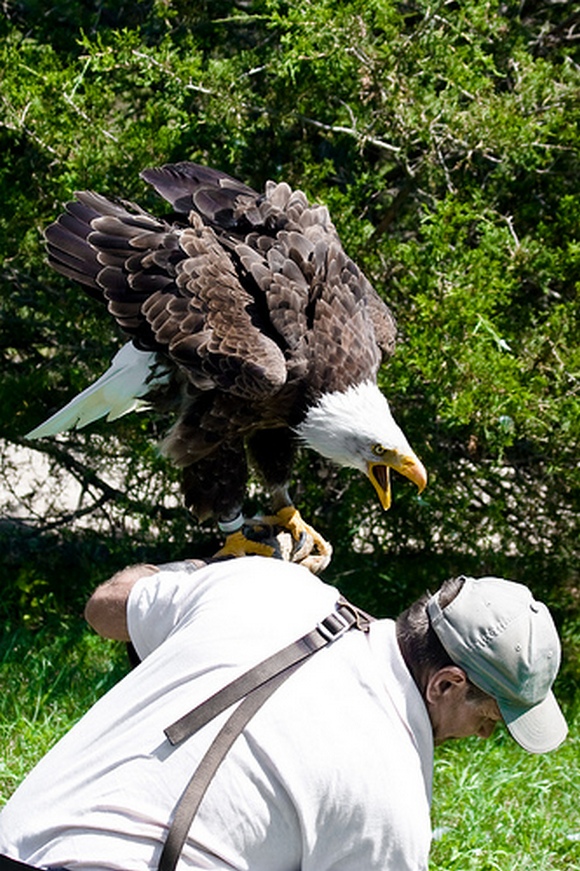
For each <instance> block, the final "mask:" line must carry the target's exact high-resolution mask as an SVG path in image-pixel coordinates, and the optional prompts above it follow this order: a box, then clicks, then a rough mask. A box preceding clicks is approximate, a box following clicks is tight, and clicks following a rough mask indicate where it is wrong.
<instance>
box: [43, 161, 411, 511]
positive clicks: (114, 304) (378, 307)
mask: <svg viewBox="0 0 580 871" xmlns="http://www.w3.org/2000/svg"><path fill="white" fill-rule="evenodd" d="M142 175H143V177H144V178H145V180H146V181H148V182H149V183H150V184H152V185H153V187H154V188H155V189H156V190H157V192H158V193H160V194H161V196H162V197H164V198H165V199H166V200H167V201H168V202H169V203H170V204H171V206H172V208H173V209H174V211H175V215H174V218H173V220H171V221H169V220H165V219H160V218H156V217H154V216H152V215H150V214H148V213H146V212H144V211H143V210H142V209H141V208H140V207H138V206H135V205H133V204H130V203H126V202H124V201H111V200H109V199H107V198H105V197H102V196H100V195H98V194H94V193H91V192H83V193H80V194H78V195H77V199H76V200H75V201H74V202H72V203H69V204H68V206H67V210H66V212H65V214H64V215H62V216H61V217H60V218H59V219H58V220H57V222H56V223H55V224H53V225H52V226H51V227H49V228H48V230H47V232H46V238H47V242H48V250H49V257H50V260H51V263H52V265H53V266H54V267H55V269H57V270H58V271H59V272H61V273H62V274H64V275H66V276H67V277H68V278H72V279H75V280H76V281H78V282H80V283H81V284H82V285H83V286H84V287H85V288H86V289H87V291H88V292H89V293H90V294H91V295H93V296H97V297H100V298H101V299H102V300H103V301H104V302H106V304H107V306H108V309H109V312H110V313H111V315H112V316H113V317H114V318H115V320H116V321H117V323H118V324H119V326H120V327H121V328H122V329H123V330H124V331H125V332H126V333H128V334H129V335H130V336H131V337H132V338H133V340H134V342H135V344H136V345H137V347H138V348H141V349H143V350H151V351H155V352H158V353H160V354H161V355H163V357H164V358H165V359H166V360H167V361H168V362H169V363H170V364H171V365H172V366H173V367H174V368H175V371H176V377H175V378H174V379H173V381H172V383H173V384H176V383H178V384H179V385H180V390H181V410H180V414H179V419H178V421H177V423H175V424H174V426H173V427H172V429H171V431H170V432H169V434H168V436H167V438H166V441H165V449H166V451H167V453H168V454H169V456H170V457H172V459H173V460H174V461H175V462H176V463H177V464H178V465H180V466H182V467H184V469H185V475H184V481H185V491H186V500H187V502H188V504H189V505H190V506H191V507H192V508H193V509H194V510H195V511H196V513H197V514H198V515H199V516H201V517H203V516H206V515H208V514H210V513H214V514H217V515H224V514H225V515H227V514H228V513H231V511H232V510H233V508H234V507H236V506H237V505H238V504H239V502H240V499H241V495H243V490H244V487H245V482H246V477H247V469H246V460H245V454H244V441H245V440H246V439H248V438H250V439H251V437H252V435H253V434H256V433H261V432H263V431H269V432H270V437H268V438H265V437H263V436H261V437H258V436H256V438H255V439H254V449H253V452H252V453H253V455H254V459H255V461H256V462H257V463H258V465H260V454H261V455H262V457H264V455H265V454H269V455H270V456H268V457H267V458H264V462H263V463H262V465H264V466H268V469H270V470H272V469H276V471H275V472H274V471H270V475H269V477H270V478H272V477H275V478H278V479H279V480H270V482H269V483H271V484H274V485H279V484H282V483H284V480H283V479H284V478H287V476H288V474H289V469H290V465H291V460H292V456H291V454H292V450H291V444H292V438H291V436H290V429H288V428H292V427H294V426H296V425H297V423H299V422H300V420H301V419H302V418H303V416H304V414H305V411H306V408H307V407H308V406H309V405H310V404H312V403H314V402H316V400H317V399H318V398H319V397H320V396H321V395H322V394H323V393H326V392H331V391H337V390H344V389H346V388H347V387H349V386H351V385H355V384H358V383H361V382H363V381H367V380H374V379H375V378H376V373H377V370H378V367H379V365H380V361H381V354H390V353H392V350H393V347H394V342H395V335H396V327H395V321H394V318H393V316H392V315H391V313H390V311H389V309H388V308H387V306H386V305H385V304H384V303H383V302H382V300H381V299H380V298H379V296H378V295H377V294H376V292H375V291H374V289H373V288H372V287H371V285H370V284H369V282H368V281H367V280H366V278H365V277H364V276H363V275H362V273H361V272H360V270H359V269H358V267H357V266H356V265H355V264H354V263H353V262H352V261H351V260H350V259H349V258H348V257H347V256H346V254H345V253H344V251H343V249H342V246H341V243H340V240H339V238H338V235H337V233H336V230H335V228H334V226H333V224H332V222H331V220H330V217H329V215H328V211H327V210H326V208H325V207H322V206H310V205H309V204H308V201H307V200H306V197H305V196H304V194H303V193H302V192H301V191H292V190H291V189H290V187H289V186H288V185H287V184H285V183H281V184H274V183H273V182H268V184H267V185H266V189H265V193H264V194H261V195H259V194H258V193H256V192H255V191H253V190H252V189H251V188H249V187H247V186H246V185H244V184H242V183H241V182H239V181H237V180H235V179H232V178H231V177H229V176H227V175H225V174H224V173H221V172H218V171H217V170H211V169H208V168H206V167H199V166H197V165H195V164H190V163H181V164H175V165H170V166H165V167H161V168H159V169H151V170H146V171H144V172H143V173H142ZM153 398H154V397H153ZM164 402H166V399H164ZM276 430H280V436H281V437H282V438H283V440H284V446H285V454H286V457H285V460H284V462H280V461H277V462H276V463H273V462H272V461H271V453H272V451H273V439H274V438H275V432H276ZM266 459H268V462H266Z"/></svg>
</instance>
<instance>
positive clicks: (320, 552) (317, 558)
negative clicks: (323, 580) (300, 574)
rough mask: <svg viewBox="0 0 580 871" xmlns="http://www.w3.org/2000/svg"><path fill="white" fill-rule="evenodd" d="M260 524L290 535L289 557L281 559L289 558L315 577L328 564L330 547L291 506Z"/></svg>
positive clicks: (330, 554) (281, 509)
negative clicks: (290, 549) (281, 530)
mask: <svg viewBox="0 0 580 871" xmlns="http://www.w3.org/2000/svg"><path fill="white" fill-rule="evenodd" d="M262 522H263V523H265V524H269V525H270V526H272V527H274V528H276V527H282V529H284V530H287V531H288V532H289V533H290V535H291V537H292V552H291V555H290V557H283V559H288V558H289V559H290V560H291V561H292V562H295V563H300V564H301V565H303V566H306V568H307V569H310V571H311V572H313V573H314V574H315V575H317V574H319V573H320V572H321V571H323V569H325V568H326V567H327V566H328V564H329V563H330V559H331V557H332V545H331V544H330V542H328V541H326V539H325V538H323V537H322V536H321V535H320V533H319V532H317V531H316V530H315V529H314V528H313V527H312V526H310V524H308V523H306V521H305V520H303V518H302V516H301V515H300V512H299V511H298V509H297V508H295V507H294V506H293V505H287V506H285V507H284V508H280V510H279V511H278V512H277V513H276V514H274V515H273V516H272V517H264V518H263V520H262ZM278 538H280V535H279V536H278Z"/></svg>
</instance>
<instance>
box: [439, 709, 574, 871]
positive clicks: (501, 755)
mask: <svg viewBox="0 0 580 871" xmlns="http://www.w3.org/2000/svg"><path fill="white" fill-rule="evenodd" d="M568 721H569V724H570V727H571V728H570V735H569V737H568V739H567V741H566V742H565V743H564V744H563V745H562V747H561V748H559V749H558V750H557V751H555V752H553V753H548V754H545V755H542V756H534V755H531V754H529V753H526V752H525V751H524V750H521V749H520V748H519V747H518V746H517V745H516V744H515V742H514V741H512V739H511V738H510V737H509V735H508V733H507V731H506V730H505V729H503V728H502V729H500V730H498V734H497V735H496V736H494V738H492V739H490V740H489V741H480V740H478V739H475V738H474V739H469V740H467V741H462V742H457V743H453V744H449V745H446V746H444V747H441V748H440V749H438V751H437V755H436V763H435V781H434V800H433V813H432V819H433V828H434V830H435V832H436V834H437V835H438V837H437V839H436V840H435V842H434V844H433V849H432V852H431V864H430V868H431V871H471V869H473V871H475V869H477V871H508V869H509V871H556V869H558V871H580V802H579V801H578V797H579V796H580V752H579V751H580V711H578V710H576V712H573V711H571V712H568Z"/></svg>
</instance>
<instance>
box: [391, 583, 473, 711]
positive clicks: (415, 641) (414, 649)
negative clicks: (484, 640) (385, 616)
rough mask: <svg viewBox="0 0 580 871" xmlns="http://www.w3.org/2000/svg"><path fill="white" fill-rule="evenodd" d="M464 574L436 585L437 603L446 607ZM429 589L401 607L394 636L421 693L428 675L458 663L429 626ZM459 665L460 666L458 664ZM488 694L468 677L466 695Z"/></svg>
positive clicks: (468, 697) (455, 592)
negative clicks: (410, 603) (438, 586)
mask: <svg viewBox="0 0 580 871" xmlns="http://www.w3.org/2000/svg"><path fill="white" fill-rule="evenodd" d="M464 582H465V578H464V577H461V576H460V577H458V578H450V579H449V580H447V581H445V582H444V583H443V584H442V585H441V587H440V589H439V605H440V606H441V608H446V607H447V605H448V604H449V603H450V602H452V601H453V599H454V598H455V597H456V596H457V594H458V593H459V591H460V590H461V588H462V587H463V584H464ZM431 596H432V594H431V593H425V594H424V595H423V596H421V598H419V599H417V601H416V602H413V604H412V605H411V606H410V607H409V608H407V610H406V611H403V613H402V614H400V615H399V616H398V617H397V640H398V642H399V647H400V648H401V653H402V654H403V659H404V660H405V663H406V665H407V668H408V669H409V671H410V672H411V675H412V676H413V679H414V681H415V683H416V684H417V686H418V687H419V690H420V692H421V694H422V695H423V693H424V691H425V687H426V685H427V681H428V679H429V675H430V674H431V673H432V672H434V671H438V670H439V669H440V668H445V667H446V666H448V665H458V663H456V662H454V661H453V660H452V659H451V657H450V656H449V654H448V653H447V651H446V650H445V648H444V647H443V645H442V644H441V642H440V641H439V638H438V637H437V634H436V633H435V630H434V629H433V627H432V626H431V620H430V619H429V614H428V613H427V603H428V601H429V599H430V598H431ZM459 667H460V668H461V666H459ZM485 698H489V695H488V694H487V693H485V692H484V691H483V690H480V689H479V687H477V686H475V684H473V683H472V682H471V681H469V689H468V694H467V699H468V700H469V701H479V700H482V699H485Z"/></svg>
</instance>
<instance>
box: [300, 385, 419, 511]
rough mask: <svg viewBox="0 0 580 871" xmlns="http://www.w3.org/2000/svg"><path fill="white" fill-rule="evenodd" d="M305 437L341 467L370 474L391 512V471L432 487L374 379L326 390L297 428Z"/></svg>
mask: <svg viewBox="0 0 580 871" xmlns="http://www.w3.org/2000/svg"><path fill="white" fill-rule="evenodd" d="M296 432H297V434H298V436H299V437H300V439H301V440H302V441H303V443H304V444H306V445H307V446H308V447H310V448H312V449H313V450H315V451H318V453H319V454H322V456H323V457H328V459H330V460H333V461H334V462H335V463H337V464H338V465H339V466H348V467H351V468H354V469H358V470H359V471H361V472H364V474H365V475H367V476H368V477H369V479H370V480H371V482H372V484H373V486H374V488H375V490H376V491H377V493H378V495H379V499H380V500H381V505H382V506H383V508H384V509H385V510H386V509H387V508H389V507H390V504H391V486H390V475H389V469H395V470H396V471H397V472H400V473H401V474H402V475H405V476H406V477H407V478H409V479H410V480H411V481H413V482H414V483H415V484H416V485H417V487H418V488H419V492H421V491H422V490H424V488H425V487H426V485H427V472H426V470H425V467H424V466H423V464H422V463H421V461H420V460H419V458H418V457H417V456H416V454H415V453H414V452H413V450H412V449H411V446H410V445H409V442H408V441H407V439H406V437H405V435H404V433H403V431H402V429H401V428H400V427H399V425H398V424H397V423H396V422H395V419H394V417H393V415H392V414H391V409H390V408H389V403H388V402H387V400H386V399H385V397H384V396H383V394H382V393H381V391H380V390H379V388H378V387H377V385H376V384H375V383H373V382H372V381H365V382H364V383H363V384H357V385H355V386H354V387H349V388H348V390H345V391H343V392H340V393H339V392H335V393H326V394H325V395H324V396H322V397H321V399H320V400H319V401H318V402H317V403H316V405H314V406H312V408H310V409H309V410H308V412H307V414H306V417H305V418H304V420H303V421H302V423H301V424H299V425H298V426H297V427H296Z"/></svg>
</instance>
